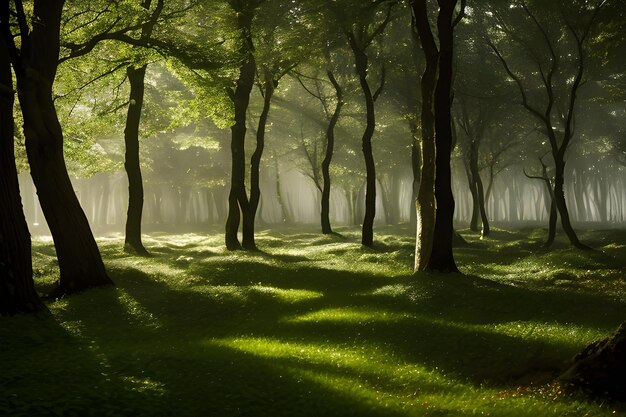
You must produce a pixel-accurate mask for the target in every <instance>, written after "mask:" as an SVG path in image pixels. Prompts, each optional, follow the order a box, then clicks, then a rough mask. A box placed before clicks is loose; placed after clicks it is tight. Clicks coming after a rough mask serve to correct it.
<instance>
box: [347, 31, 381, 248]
mask: <svg viewBox="0 0 626 417" xmlns="http://www.w3.org/2000/svg"><path fill="white" fill-rule="evenodd" d="M348 39H349V41H350V47H351V48H352V52H353V53H354V61H355V68H356V73H357V75H358V77H359V83H360V85H361V90H362V91H363V96H364V98H365V109H366V125H365V131H364V132H363V136H362V138H361V147H362V150H363V158H364V159H365V173H366V176H365V216H364V217H363V226H362V229H361V244H362V245H363V246H368V247H372V246H373V245H374V218H375V217H376V165H375V163H374V155H373V153H372V137H373V136H374V129H375V127H376V114H375V110H374V97H373V94H372V90H371V89H370V86H369V83H368V81H367V69H368V58H367V55H366V54H365V51H364V50H363V48H362V47H361V46H360V45H358V43H357V41H356V39H355V37H354V34H352V33H350V34H349V36H348Z"/></svg>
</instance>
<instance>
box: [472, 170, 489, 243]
mask: <svg viewBox="0 0 626 417" xmlns="http://www.w3.org/2000/svg"><path fill="white" fill-rule="evenodd" d="M475 178H476V181H475V182H476V192H477V193H478V208H479V210H480V220H481V221H482V224H483V228H482V230H481V235H482V236H489V234H490V233H491V230H490V228H489V219H488V218H487V208H486V207H485V190H484V188H483V180H482V179H481V178H480V173H479V172H478V167H477V168H476V174H475Z"/></svg>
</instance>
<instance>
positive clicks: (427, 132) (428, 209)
mask: <svg viewBox="0 0 626 417" xmlns="http://www.w3.org/2000/svg"><path fill="white" fill-rule="evenodd" d="M411 6H412V11H413V19H414V21H413V25H414V33H415V32H417V33H418V35H419V40H420V43H421V45H422V50H423V51H424V56H425V58H426V67H425V69H424V73H423V74H422V79H421V89H422V109H421V125H422V146H421V160H422V166H421V170H420V176H421V178H420V184H419V190H418V192H417V199H416V220H417V230H416V239H415V264H414V271H415V272H420V271H425V270H426V269H427V268H428V264H429V260H430V255H431V252H432V245H433V239H434V232H435V215H436V212H435V159H436V157H435V155H436V149H435V108H434V101H435V97H434V94H435V86H436V83H437V71H438V65H439V51H438V50H437V45H436V44H435V39H434V37H433V33H432V31H431V29H430V23H429V20H428V8H427V3H426V0H412V1H411ZM414 39H415V35H414Z"/></svg>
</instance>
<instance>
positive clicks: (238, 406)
mask: <svg viewBox="0 0 626 417" xmlns="http://www.w3.org/2000/svg"><path fill="white" fill-rule="evenodd" d="M305 240H306V239H305ZM393 245H394V244H393V243H392V244H391V245H390V247H395V246H393ZM398 247H399V248H400V250H401V248H402V247H403V245H402V244H401V245H400V246H398ZM192 252H193V251H192ZM512 252H513V251H512ZM180 254H181V255H186V253H180ZM176 255H177V253H172V256H171V257H168V256H163V257H158V258H154V259H151V260H149V262H150V265H153V266H155V267H156V268H157V269H158V268H159V267H162V268H163V271H164V272H163V273H162V274H161V275H159V276H156V275H154V273H152V272H150V271H149V270H147V269H146V268H145V265H146V264H137V265H135V266H132V267H121V266H116V267H114V268H110V270H111V274H112V275H113V278H114V280H115V281H116V282H117V283H118V289H108V290H94V291H88V292H86V293H84V294H81V295H78V296H75V297H71V298H69V299H68V300H66V301H63V302H65V303H67V307H65V308H63V309H59V310H58V311H57V314H58V316H59V318H60V319H62V320H63V321H64V322H65V323H72V322H74V321H80V326H81V336H80V344H81V345H84V346H90V345H91V344H92V341H93V342H94V343H93V344H95V345H96V346H98V347H99V350H98V352H97V354H98V355H99V356H97V358H98V359H100V358H104V359H106V361H105V363H106V364H107V365H108V366H107V371H106V373H108V374H110V373H113V374H114V375H116V378H118V380H119V381H122V382H121V383H120V386H122V387H123V388H121V390H122V392H129V393H130V397H129V398H130V399H128V398H127V399H124V398H123V399H122V400H121V404H126V403H129V402H130V403H135V404H136V405H135V408H136V409H137V410H138V411H137V413H136V414H141V413H142V412H143V413H144V414H148V411H147V410H150V409H152V407H154V405H155V404H157V403H159V401H161V404H164V405H163V408H162V409H161V411H163V413H165V414H170V415H255V416H256V415H272V416H274V415H293V416H297V415H310V416H318V415H340V416H345V415H359V416H367V415H372V416H378V415H380V416H383V415H385V416H393V415H407V414H412V413H414V411H415V410H414V409H413V410H411V411H406V412H403V411H399V410H395V409H389V408H385V407H384V405H382V404H377V401H376V400H372V398H374V399H375V398H376V395H377V393H380V395H382V396H383V397H384V396H385V395H388V396H398V397H400V396H402V395H404V394H405V391H404V390H405V389H406V387H405V386H403V385H402V383H401V382H399V381H397V380H395V379H394V378H393V376H392V374H393V373H394V370H395V368H394V367H397V368H398V369H399V368H401V366H403V365H408V366H415V367H419V368H425V369H427V370H430V371H432V372H435V373H441V374H442V375H443V376H444V377H445V378H446V380H447V381H448V382H447V383H449V384H454V381H461V382H467V383H469V384H472V385H474V386H480V385H481V384H486V385H488V386H493V387H510V386H513V385H515V384H517V383H519V381H520V380H523V379H524V378H526V380H527V381H533V382H534V381H536V380H537V379H536V375H538V374H545V373H551V372H556V371H557V370H558V369H559V368H560V367H561V366H562V365H563V363H564V361H566V360H567V359H569V357H571V355H573V353H574V352H575V351H576V350H578V348H579V346H576V343H578V342H575V343H571V342H570V341H568V340H562V341H561V340H560V339H558V338H557V339H554V338H551V337H548V335H542V334H533V333H532V326H533V324H534V323H538V324H539V327H541V325H543V324H545V323H549V324H554V325H555V328H556V329H557V330H558V329H559V328H560V327H570V326H571V327H572V328H576V327H580V328H583V329H586V328H588V329H592V330H595V329H607V330H610V329H611V328H612V327H613V326H615V325H616V324H617V323H619V322H621V321H622V320H623V317H621V315H620V312H621V311H624V305H623V303H620V302H618V301H616V300H611V299H610V298H609V297H603V296H600V295H593V294H584V293H571V292H566V291H558V290H554V289H550V290H544V291H539V290H533V289H529V288H520V287H515V286H512V285H506V284H500V283H497V282H494V281H491V280H487V279H482V278H480V277H475V276H461V275H439V274H432V275H418V276H416V277H412V276H404V277H400V278H394V279H391V278H388V277H380V276H373V275H372V274H371V273H367V272H358V269H356V268H355V269H354V270H350V269H349V268H350V266H349V265H347V266H346V269H347V270H336V269H330V268H326V267H325V266H324V261H321V262H319V263H318V264H312V263H301V262H299V260H300V259H301V258H300V257H299V256H296V260H294V259H293V258H291V255H287V256H283V254H281V253H279V254H278V256H276V254H272V253H271V252H270V253H267V254H259V255H258V256H257V255H249V254H242V255H239V254H238V255H237V258H232V257H224V256H222V257H214V258H212V259H210V258H205V257H203V256H202V255H197V254H193V253H192V254H191V256H190V258H191V260H190V261H188V262H179V261H177V258H175V256H176ZM511 256H513V255H511ZM304 258H305V259H307V258H306V257H304ZM116 265H117V264H116ZM142 265H144V266H142ZM168 274H169V275H168ZM177 274H183V275H185V274H189V275H190V277H189V278H190V280H189V282H188V283H186V281H184V280H181V278H180V277H179V276H178V275H177ZM185 278H187V277H185ZM385 315H387V316H385ZM385 317H387V318H385ZM517 322H519V323H521V324H522V325H523V326H525V327H524V329H526V328H528V329H531V330H530V331H526V330H524V331H520V332H515V331H511V330H510V327H511V326H513V327H514V326H515V325H516V323H517ZM507 326H508V327H507ZM559 326H560V327H559ZM233 339H236V340H240V343H242V344H243V345H245V344H246V343H248V342H250V343H252V342H254V341H255V340H258V339H261V340H269V341H277V343H276V346H279V347H280V346H281V345H284V344H286V343H287V344H289V343H291V344H295V345H298V344H302V345H305V346H310V347H312V348H314V349H316V348H320V349H322V351H323V352H326V351H328V355H325V354H324V355H323V356H324V360H322V361H321V362H320V360H318V359H315V360H311V359H308V358H306V357H304V358H301V357H299V356H298V353H297V352H293V353H289V352H288V354H284V355H277V354H274V353H272V350H271V346H269V347H268V348H267V349H264V350H261V351H258V352H253V351H251V350H249V349H248V350H246V349H239V348H235V347H233V346H232V345H224V341H229V340H230V341H232V340H233ZM324 349H326V351H325V350H324ZM333 349H337V351H347V352H349V353H351V354H354V355H360V356H359V357H362V358H363V361H364V364H363V366H361V365H356V366H348V365H345V364H343V363H341V362H339V365H337V363H335V362H333V361H332V360H326V356H330V355H331V354H332V351H333ZM376 352H378V356H377V355H374V354H372V358H373V359H372V361H376V360H378V359H379V358H380V355H384V356H385V357H387V361H388V363H390V365H388V366H389V368H381V369H379V370H376V369H370V368H368V365H366V363H367V361H368V359H367V358H368V357H369V355H370V353H376ZM68 353H69V355H70V356H71V354H72V353H71V350H70V351H69V352H68ZM79 357H80V356H79ZM50 367H51V368H54V372H57V373H58V372H61V371H59V369H63V363H62V362H59V363H56V364H51V365H50ZM88 367H89V366H88ZM89 368H90V367H89ZM94 369H95V368H94ZM528 375H531V378H530V379H529V378H527V377H528ZM79 378H80V375H79ZM129 381H130V382H129ZM89 383H90V382H88V384H89ZM412 383H413V384H414V385H415V388H419V386H420V385H421V386H422V389H423V390H425V391H428V390H437V389H442V390H445V389H446V388H445V385H446V384H447V383H446V384H444V387H439V386H438V385H437V384H434V385H433V384H432V383H431V382H429V381H427V380H426V381H424V380H413V381H412ZM359 384H361V385H363V386H364V387H366V388H365V389H363V390H360V389H358V385H359ZM142 386H143V387H144V389H145V390H146V392H147V393H148V395H147V397H141V396H138V395H136V393H137V392H141V391H140V390H138V389H139V388H138V387H142ZM367 387H371V390H369V388H367ZM411 388H414V387H411ZM111 389H112V390H113V391H114V390H115V387H113V388H111ZM105 391H106V392H107V393H109V394H107V395H109V397H110V396H111V395H113V394H110V392H109V388H107V389H106V390H105ZM81 392H82V391H81ZM159 392H160V393H161V394H158V395H157V394H155V393H159ZM150 393H152V394H150ZM94 395H95V396H96V399H94V404H97V403H98V402H99V401H108V398H109V397H106V396H100V394H99V393H98V391H97V390H95V393H94ZM125 395H126V394H123V397H125ZM151 395H152V397H151ZM153 397H154V398H153ZM118 403H120V402H119V401H118ZM311 404H314V405H311ZM163 413H162V414H163ZM451 413H453V414H454V415H462V412H461V411H460V410H454V412H451ZM157 414H158V413H157ZM442 414H443V411H442Z"/></svg>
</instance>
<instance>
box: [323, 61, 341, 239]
mask: <svg viewBox="0 0 626 417" xmlns="http://www.w3.org/2000/svg"><path fill="white" fill-rule="evenodd" d="M326 75H327V76H328V79H329V80H330V82H331V83H332V85H333V87H334V88H335V98H336V99H337V104H336V106H335V110H334V111H333V114H332V116H331V117H330V121H329V122H328V128H327V129H326V154H325V155H324V160H323V161H322V178H323V179H324V184H323V187H322V202H321V205H322V209H321V215H320V216H321V224H322V233H323V234H325V235H327V234H331V233H333V229H332V227H331V225H330V163H331V161H332V159H333V152H334V150H335V126H337V121H338V120H339V116H340V114H341V108H342V107H343V104H344V103H343V90H342V88H341V86H340V85H339V83H338V82H337V79H336V78H335V75H334V74H333V73H332V71H330V70H328V71H326Z"/></svg>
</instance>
